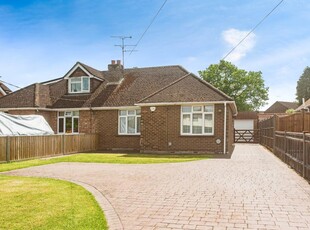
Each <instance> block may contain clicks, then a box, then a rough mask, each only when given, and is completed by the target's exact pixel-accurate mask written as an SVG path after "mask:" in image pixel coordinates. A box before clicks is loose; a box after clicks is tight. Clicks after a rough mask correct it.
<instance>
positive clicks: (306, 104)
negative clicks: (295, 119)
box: [295, 98, 310, 112]
mask: <svg viewBox="0 0 310 230" xmlns="http://www.w3.org/2000/svg"><path fill="white" fill-rule="evenodd" d="M302 110H305V111H308V112H310V98H309V99H308V100H307V101H305V102H304V103H303V104H302V105H300V106H299V107H298V108H297V109H295V111H297V112H300V111H302Z"/></svg>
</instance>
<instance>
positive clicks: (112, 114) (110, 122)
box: [93, 110, 140, 150]
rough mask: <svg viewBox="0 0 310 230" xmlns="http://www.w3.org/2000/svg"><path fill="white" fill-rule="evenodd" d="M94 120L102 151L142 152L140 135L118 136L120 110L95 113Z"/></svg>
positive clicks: (94, 128) (94, 127)
mask: <svg viewBox="0 0 310 230" xmlns="http://www.w3.org/2000/svg"><path fill="white" fill-rule="evenodd" d="M93 118H94V125H93V130H94V132H95V133H99V135H100V137H99V140H100V149H106V150H110V149H121V150H140V135H118V110H100V111H94V112H93Z"/></svg>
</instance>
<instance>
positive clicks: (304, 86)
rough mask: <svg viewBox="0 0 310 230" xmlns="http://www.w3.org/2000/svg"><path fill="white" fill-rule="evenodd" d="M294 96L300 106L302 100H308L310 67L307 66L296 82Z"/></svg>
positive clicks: (309, 93)
mask: <svg viewBox="0 0 310 230" xmlns="http://www.w3.org/2000/svg"><path fill="white" fill-rule="evenodd" d="M296 96H297V97H296V99H297V100H298V102H299V104H302V99H303V98H305V101H307V100H308V99H309V98H310V67H308V66H307V67H306V68H305V69H304V72H303V74H302V75H301V76H300V78H299V80H298V81H297V87H296Z"/></svg>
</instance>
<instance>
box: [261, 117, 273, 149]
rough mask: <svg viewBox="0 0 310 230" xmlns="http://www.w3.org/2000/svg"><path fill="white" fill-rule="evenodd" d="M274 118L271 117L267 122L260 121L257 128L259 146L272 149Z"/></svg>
mask: <svg viewBox="0 0 310 230" xmlns="http://www.w3.org/2000/svg"><path fill="white" fill-rule="evenodd" d="M275 123H276V117H275V116H273V117H271V118H269V119H267V120H264V121H261V122H259V124H258V127H259V134H260V138H259V142H260V144H261V145H263V146H265V147H267V148H269V149H271V150H272V149H273V146H274V131H275Z"/></svg>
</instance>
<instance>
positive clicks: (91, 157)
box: [0, 153, 210, 172]
mask: <svg viewBox="0 0 310 230" xmlns="http://www.w3.org/2000/svg"><path fill="white" fill-rule="evenodd" d="M209 157H210V155H153V154H114V153H105V154H103V153H80V154H73V155H69V156H64V157H57V158H49V159H36V160H27V161H19V162H12V163H2V164H0V172H4V171H10V170H14V169H21V168H27V167H32V166H38V165H45V164H53V163H58V162H87V163H90V162H93V163H113V164H154V163H176V162H186V161H195V160H201V159H206V158H209Z"/></svg>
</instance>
